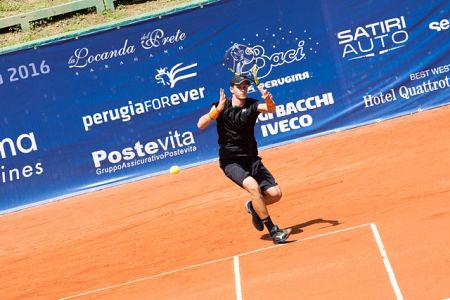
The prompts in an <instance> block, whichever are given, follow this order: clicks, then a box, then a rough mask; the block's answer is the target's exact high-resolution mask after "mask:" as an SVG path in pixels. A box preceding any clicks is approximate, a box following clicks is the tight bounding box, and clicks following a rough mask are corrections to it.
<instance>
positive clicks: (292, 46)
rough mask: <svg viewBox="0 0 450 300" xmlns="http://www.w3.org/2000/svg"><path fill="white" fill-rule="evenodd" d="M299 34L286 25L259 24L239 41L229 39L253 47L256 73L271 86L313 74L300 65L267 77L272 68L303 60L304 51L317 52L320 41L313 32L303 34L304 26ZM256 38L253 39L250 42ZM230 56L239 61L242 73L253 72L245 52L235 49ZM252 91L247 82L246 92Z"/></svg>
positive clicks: (302, 78)
mask: <svg viewBox="0 0 450 300" xmlns="http://www.w3.org/2000/svg"><path fill="white" fill-rule="evenodd" d="M302 35H303V36H304V37H298V35H297V34H296V33H295V32H294V31H293V30H290V29H289V28H283V27H278V28H260V29H259V31H258V32H256V33H255V36H254V37H249V36H246V37H243V38H242V39H241V40H240V41H231V43H232V44H236V43H237V44H243V45H246V46H248V47H250V48H251V49H252V50H253V53H254V55H255V58H256V71H255V73H256V76H257V77H258V79H259V80H260V82H261V84H263V85H264V87H265V88H274V87H278V86H282V85H285V84H291V83H294V82H298V81H302V80H306V79H309V78H312V77H311V74H310V72H309V71H306V70H301V69H300V67H296V68H295V73H291V74H284V75H283V76H280V77H276V78H270V77H271V76H270V75H271V73H272V71H273V69H274V68H277V67H282V66H286V65H290V64H294V63H298V62H300V61H302V60H305V59H306V57H307V55H314V54H317V52H318V49H319V47H320V46H319V42H317V41H314V39H313V37H312V36H305V35H308V31H307V30H306V29H305V30H303V33H302ZM255 39H256V42H253V43H252V42H250V41H252V40H255ZM233 57H235V61H236V62H237V63H239V64H240V65H236V66H237V67H241V69H242V73H244V74H246V73H249V72H252V73H253V69H250V68H249V66H248V61H247V60H248V59H247V58H246V57H245V55H242V54H241V53H239V52H237V53H235V55H234V56H233ZM238 69H239V68H238ZM249 70H250V71H249ZM291 70H292V69H291ZM248 75H251V74H248ZM265 78H266V79H265ZM269 78H270V79H269ZM263 79H265V80H263ZM254 91H255V89H254V87H253V86H250V88H249V92H250V93H251V92H254Z"/></svg>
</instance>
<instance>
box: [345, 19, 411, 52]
mask: <svg viewBox="0 0 450 300" xmlns="http://www.w3.org/2000/svg"><path fill="white" fill-rule="evenodd" d="M405 29H406V21H405V17H404V16H401V17H399V18H392V19H387V20H383V21H380V22H375V23H371V24H367V25H364V26H359V27H356V28H354V29H347V30H343V31H340V32H338V34H337V37H338V39H339V45H343V46H344V48H343V50H342V58H346V59H347V60H354V59H361V58H367V57H374V56H375V55H377V54H379V55H381V54H385V53H387V52H390V51H393V50H397V49H399V48H402V47H404V46H405V43H406V42H407V41H408V37H409V36H408V32H407V31H406V30H405Z"/></svg>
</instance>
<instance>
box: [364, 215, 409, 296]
mask: <svg viewBox="0 0 450 300" xmlns="http://www.w3.org/2000/svg"><path fill="white" fill-rule="evenodd" d="M370 228H372V233H373V236H374V237H375V241H376V242H377V246H378V250H380V254H381V256H382V257H383V262H384V266H385V267H386V271H387V272H388V275H389V280H390V281H391V284H392V288H393V289H394V292H395V296H396V297H397V300H403V295H402V292H401V291H400V288H399V287H398V283H397V279H395V275H394V270H393V269H392V266H391V263H390V262H389V258H388V257H387V253H386V249H385V248H384V245H383V241H382V240H381V236H380V233H379V232H378V229H377V225H375V223H371V224H370Z"/></svg>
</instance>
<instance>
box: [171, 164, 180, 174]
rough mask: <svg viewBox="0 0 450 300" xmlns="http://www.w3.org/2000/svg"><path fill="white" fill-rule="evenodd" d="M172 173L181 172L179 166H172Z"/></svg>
mask: <svg viewBox="0 0 450 300" xmlns="http://www.w3.org/2000/svg"><path fill="white" fill-rule="evenodd" d="M169 172H170V174H178V173H179V172H180V167H179V166H171V167H170V169H169Z"/></svg>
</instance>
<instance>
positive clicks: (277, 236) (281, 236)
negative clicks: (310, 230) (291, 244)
mask: <svg viewBox="0 0 450 300" xmlns="http://www.w3.org/2000/svg"><path fill="white" fill-rule="evenodd" d="M290 234H291V229H280V228H278V226H277V225H275V226H274V227H273V228H272V230H271V231H270V238H271V239H272V241H273V243H274V244H282V243H284V242H286V240H287V239H288V237H289V235H290Z"/></svg>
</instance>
